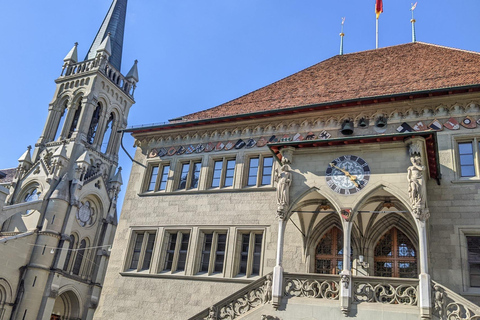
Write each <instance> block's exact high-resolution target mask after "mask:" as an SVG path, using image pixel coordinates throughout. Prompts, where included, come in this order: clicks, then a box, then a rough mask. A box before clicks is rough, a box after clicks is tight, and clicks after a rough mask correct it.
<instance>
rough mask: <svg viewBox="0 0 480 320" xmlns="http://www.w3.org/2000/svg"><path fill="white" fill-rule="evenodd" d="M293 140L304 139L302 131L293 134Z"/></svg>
mask: <svg viewBox="0 0 480 320" xmlns="http://www.w3.org/2000/svg"><path fill="white" fill-rule="evenodd" d="M292 140H293V141H302V140H303V136H302V135H301V134H300V133H297V134H296V135H294V136H293V138H292Z"/></svg>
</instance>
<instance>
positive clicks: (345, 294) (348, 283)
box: [340, 219, 352, 316]
mask: <svg viewBox="0 0 480 320" xmlns="http://www.w3.org/2000/svg"><path fill="white" fill-rule="evenodd" d="M351 230H352V222H350V219H348V220H344V221H343V269H342V272H340V276H341V280H340V308H341V310H342V312H343V314H344V315H345V316H347V315H348V312H349V311H350V303H351V300H352V299H351V297H352V271H351V269H352V266H351V263H350V258H351V257H350V254H351V252H350V247H351V244H350V243H351V241H350V234H351Z"/></svg>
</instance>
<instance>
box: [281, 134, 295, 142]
mask: <svg viewBox="0 0 480 320" xmlns="http://www.w3.org/2000/svg"><path fill="white" fill-rule="evenodd" d="M289 141H292V138H290V135H288V134H286V135H284V136H283V137H282V138H281V139H280V142H289Z"/></svg>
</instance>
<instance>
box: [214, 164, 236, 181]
mask: <svg viewBox="0 0 480 320" xmlns="http://www.w3.org/2000/svg"><path fill="white" fill-rule="evenodd" d="M234 175H235V159H222V160H216V161H215V162H214V164H213V178H212V184H211V187H212V188H224V187H231V186H233V178H234Z"/></svg>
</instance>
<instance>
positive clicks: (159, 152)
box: [158, 148, 167, 158]
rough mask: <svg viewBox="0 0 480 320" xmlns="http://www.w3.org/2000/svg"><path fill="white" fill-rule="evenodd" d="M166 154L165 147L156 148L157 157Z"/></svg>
mask: <svg viewBox="0 0 480 320" xmlns="http://www.w3.org/2000/svg"><path fill="white" fill-rule="evenodd" d="M166 154H167V149H165V148H160V150H158V157H159V158H161V157H163V156H165V155H166Z"/></svg>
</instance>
